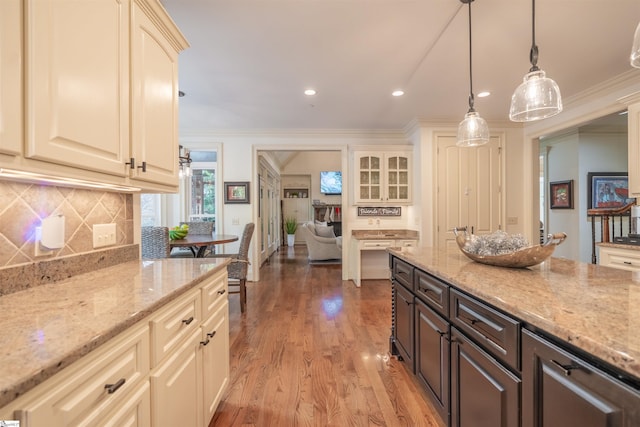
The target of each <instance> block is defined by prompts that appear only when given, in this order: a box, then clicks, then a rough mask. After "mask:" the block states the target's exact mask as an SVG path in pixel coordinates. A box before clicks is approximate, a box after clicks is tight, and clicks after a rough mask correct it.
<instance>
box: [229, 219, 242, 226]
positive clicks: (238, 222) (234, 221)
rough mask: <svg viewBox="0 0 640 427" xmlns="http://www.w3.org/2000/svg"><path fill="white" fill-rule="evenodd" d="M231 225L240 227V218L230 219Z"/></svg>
mask: <svg viewBox="0 0 640 427" xmlns="http://www.w3.org/2000/svg"><path fill="white" fill-rule="evenodd" d="M231 225H240V218H232V219H231Z"/></svg>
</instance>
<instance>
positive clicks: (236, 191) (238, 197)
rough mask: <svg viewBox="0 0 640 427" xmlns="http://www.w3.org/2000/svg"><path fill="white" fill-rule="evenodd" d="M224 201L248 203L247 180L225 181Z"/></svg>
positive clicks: (226, 202)
mask: <svg viewBox="0 0 640 427" xmlns="http://www.w3.org/2000/svg"><path fill="white" fill-rule="evenodd" d="M224 203H225V204H230V203H249V182H248V181H247V182H225V183H224Z"/></svg>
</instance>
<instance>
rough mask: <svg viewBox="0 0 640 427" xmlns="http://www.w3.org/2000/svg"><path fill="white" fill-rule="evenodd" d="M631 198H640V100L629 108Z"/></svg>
mask: <svg viewBox="0 0 640 427" xmlns="http://www.w3.org/2000/svg"><path fill="white" fill-rule="evenodd" d="M628 110H629V111H628V112H629V114H628V115H627V126H628V129H629V134H628V137H627V138H628V139H629V142H628V144H629V146H628V148H629V158H628V162H629V169H628V172H629V196H631V197H640V99H636V100H635V102H634V103H632V104H630V105H629V106H628Z"/></svg>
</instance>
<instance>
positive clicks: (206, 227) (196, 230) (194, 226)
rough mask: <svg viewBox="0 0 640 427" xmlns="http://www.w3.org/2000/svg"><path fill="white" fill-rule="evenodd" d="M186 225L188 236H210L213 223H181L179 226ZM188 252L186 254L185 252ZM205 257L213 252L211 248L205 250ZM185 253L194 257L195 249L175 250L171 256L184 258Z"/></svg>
mask: <svg viewBox="0 0 640 427" xmlns="http://www.w3.org/2000/svg"><path fill="white" fill-rule="evenodd" d="M182 224H187V225H188V226H189V234H208V235H212V234H213V230H214V223H213V222H210V221H182V222H181V223H180V225H182ZM187 251H188V252H187ZM206 251H207V252H205V256H207V254H208V253H209V252H215V251H214V250H213V248H211V247H208V248H207V249H206ZM185 253H190V254H191V255H192V256H193V257H195V256H196V249H195V248H175V249H174V252H173V253H172V254H171V255H172V256H173V255H174V254H175V255H176V256H182V257H184V256H185Z"/></svg>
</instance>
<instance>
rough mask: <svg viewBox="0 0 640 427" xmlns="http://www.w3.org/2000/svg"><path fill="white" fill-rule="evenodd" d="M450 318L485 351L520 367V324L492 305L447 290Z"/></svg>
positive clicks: (513, 365)
mask: <svg viewBox="0 0 640 427" xmlns="http://www.w3.org/2000/svg"><path fill="white" fill-rule="evenodd" d="M450 300H451V301H450V306H451V308H450V318H451V321H452V322H453V323H454V324H455V325H456V326H458V327H459V328H460V329H461V330H463V331H464V332H466V333H467V335H469V337H471V338H472V339H474V340H475V341H476V342H477V343H478V344H480V345H481V346H482V347H484V349H485V350H486V351H488V352H489V353H491V354H492V355H493V356H495V357H496V358H498V359H500V360H502V361H503V362H504V363H506V364H508V365H509V366H511V367H512V368H514V369H516V370H518V371H519V370H520V339H519V337H520V323H519V322H518V321H517V320H515V319H512V318H511V317H508V316H506V315H504V314H502V313H499V312H498V311H496V310H494V309H492V308H491V307H489V306H487V305H485V304H483V303H481V302H480V301H477V300H475V299H473V298H471V297H468V296H466V295H464V294H462V293H461V292H458V291H457V290H455V289H451V290H450Z"/></svg>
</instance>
